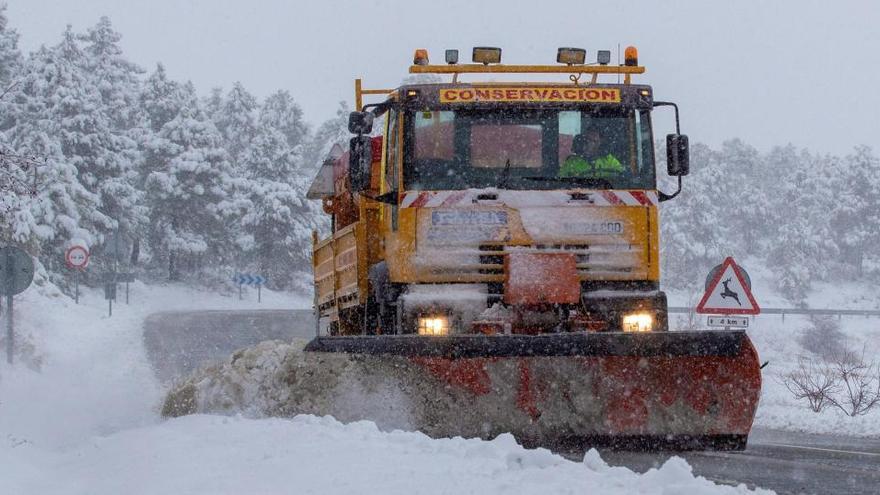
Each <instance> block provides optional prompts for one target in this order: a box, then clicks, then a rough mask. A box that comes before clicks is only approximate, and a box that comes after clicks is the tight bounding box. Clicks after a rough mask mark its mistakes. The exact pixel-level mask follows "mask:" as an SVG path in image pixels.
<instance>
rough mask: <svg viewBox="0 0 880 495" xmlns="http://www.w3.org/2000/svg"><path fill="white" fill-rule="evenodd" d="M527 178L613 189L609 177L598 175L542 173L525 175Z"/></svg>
mask: <svg viewBox="0 0 880 495" xmlns="http://www.w3.org/2000/svg"><path fill="white" fill-rule="evenodd" d="M523 179H526V180H536V181H542V182H565V183H566V184H575V185H578V186H589V187H601V188H605V189H611V187H612V186H611V181H610V180H608V179H599V178H597V177H545V176H542V175H533V176H527V177H523Z"/></svg>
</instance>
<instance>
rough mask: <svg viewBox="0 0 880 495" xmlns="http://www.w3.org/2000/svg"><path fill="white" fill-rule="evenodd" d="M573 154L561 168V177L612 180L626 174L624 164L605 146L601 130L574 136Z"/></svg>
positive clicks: (591, 129) (592, 130) (588, 131)
mask: <svg viewBox="0 0 880 495" xmlns="http://www.w3.org/2000/svg"><path fill="white" fill-rule="evenodd" d="M571 151H572V154H571V155H569V156H568V158H566V159H565V162H564V163H563V164H562V166H561V167H559V176H560V177H594V178H597V179H611V178H614V177H618V176H619V175H620V174H622V173H623V172H624V168H623V164H622V163H620V160H618V159H617V157H615V156H614V155H613V154H612V153H609V152H608V151H607V148H606V146H604V142H603V138H602V133H601V132H600V131H599V129H596V128H590V129H587V130H586V131H585V132H584V133H582V134H578V135H576V136H574V139H573V140H572V143H571Z"/></svg>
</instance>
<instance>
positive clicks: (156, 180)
mask: <svg viewBox="0 0 880 495" xmlns="http://www.w3.org/2000/svg"><path fill="white" fill-rule="evenodd" d="M60 34H61V35H60V38H59V40H58V42H57V44H55V45H53V46H48V47H41V48H40V49H38V50H36V51H34V52H33V53H29V54H24V53H21V51H20V50H19V48H18V46H17V40H18V34H17V32H16V30H15V29H14V28H12V27H10V26H9V25H8V22H7V19H6V17H5V15H4V12H3V11H2V10H0V85H2V88H3V91H5V93H4V94H3V96H2V98H0V146H2V148H0V150H2V156H0V159H2V165H0V190H2V193H3V195H2V197H0V211H2V212H3V214H2V218H0V244H6V243H10V242H12V243H15V244H18V245H21V246H24V247H26V248H27V249H28V250H29V251H30V252H31V253H32V254H34V255H36V256H37V257H38V259H39V260H40V261H41V262H42V264H43V266H44V267H45V268H46V270H47V272H48V273H49V274H50V276H52V277H53V278H54V281H55V282H56V283H58V284H59V285H61V286H64V285H66V284H65V282H64V279H65V277H64V274H65V272H66V268H65V267H64V264H63V261H62V253H63V250H64V248H65V247H66V245H67V244H68V243H69V242H70V241H71V239H83V240H84V241H86V242H88V243H89V244H90V245H91V247H92V252H93V255H94V256H93V259H92V268H91V269H90V273H91V274H92V277H93V281H97V280H98V274H100V273H101V272H102V271H103V270H105V269H107V268H108V264H109V263H113V262H116V263H120V264H121V266H122V268H123V269H133V270H136V271H137V272H138V273H140V274H141V276H143V277H146V278H152V279H157V280H161V279H171V280H183V281H188V282H198V283H205V282H207V283H211V282H214V281H218V280H228V278H229V276H230V275H231V274H232V273H234V272H236V271H253V272H258V273H261V274H263V275H265V276H267V277H268V278H269V280H270V285H271V286H272V287H274V288H290V289H306V288H307V287H308V286H309V285H310V284H309V279H310V276H309V272H310V266H311V265H310V250H311V231H312V230H313V229H321V228H324V227H325V226H326V220H325V218H324V216H323V215H322V214H321V213H320V205H318V204H316V203H314V202H310V201H307V200H306V199H305V191H306V189H307V187H308V184H309V182H310V180H311V178H312V177H313V175H314V172H315V170H316V169H317V166H318V164H319V162H320V161H321V159H322V158H323V156H324V155H325V154H326V152H327V150H328V149H329V147H330V146H331V145H332V144H333V143H334V142H339V141H342V140H344V139H347V137H348V135H347V131H346V130H345V123H346V119H347V113H348V109H347V107H346V105H345V104H344V103H341V104H340V107H339V110H338V112H337V114H336V115H335V116H330V117H331V118H329V120H327V121H326V122H325V123H324V124H322V125H320V126H317V127H313V126H310V125H309V124H308V123H307V122H306V121H305V120H304V117H303V115H302V111H301V110H300V108H299V106H298V105H297V103H296V98H304V97H305V96H304V95H295V94H291V93H290V92H288V91H285V90H279V91H277V92H275V93H273V94H271V95H269V96H267V97H266V98H264V99H263V100H262V101H259V100H258V99H257V98H256V97H255V96H254V95H252V94H251V93H249V92H248V90H247V89H246V88H245V87H243V86H242V85H241V84H235V85H233V86H232V88H229V89H228V90H224V89H220V88H217V89H215V90H213V91H211V92H210V94H207V95H199V94H198V93H197V91H196V90H195V88H194V86H193V85H192V84H191V83H190V82H186V81H175V80H173V79H171V78H169V76H168V75H167V74H166V72H165V70H164V69H163V67H162V65H161V64H157V65H156V66H154V67H153V68H152V69H151V70H146V69H144V68H142V67H141V66H140V65H139V64H138V63H135V62H133V61H130V60H128V59H127V58H126V56H125V54H124V53H123V52H122V50H121V48H120V45H119V41H120V39H121V34H120V33H118V32H116V31H115V30H114V29H113V26H112V24H111V22H110V20H109V19H107V18H106V17H105V18H101V19H100V20H99V21H98V22H97V23H96V24H95V25H94V26H92V27H90V28H88V29H86V30H85V31H82V32H80V31H77V30H75V29H73V28H70V27H68V28H67V29H66V30H65V31H64V32H62V33H60ZM339 77H349V75H346V74H339ZM684 115H685V119H686V115H687V111H686V109H685V114H684ZM685 124H686V120H685ZM685 130H686V131H688V132H689V133H690V134H691V138H692V140H693V141H696V142H698V141H699V129H687V126H686V125H685ZM691 154H692V156H691V163H692V174H691V175H690V176H689V177H686V178H685V183H684V192H683V193H682V194H681V196H679V197H678V198H676V199H675V200H673V201H670V202H668V203H665V204H664V207H663V209H662V216H663V223H662V229H663V236H664V242H663V253H662V256H663V257H662V259H663V270H664V284H665V285H666V286H667V287H669V288H685V287H688V286H697V285H698V284H700V283H701V281H702V278H703V276H704V275H705V273H706V272H707V270H708V269H709V268H710V267H711V266H712V265H714V264H716V263H718V262H720V260H721V259H723V257H724V256H726V255H734V256H736V257H737V258H738V259H744V260H759V261H760V262H762V263H764V264H766V266H768V267H770V269H771V270H773V271H775V273H776V274H777V278H778V284H779V288H780V289H781V290H782V292H783V293H784V294H786V295H787V296H788V297H790V298H791V299H792V301H793V302H797V301H799V300H800V299H801V298H802V297H803V296H804V294H805V293H806V292H807V291H808V290H809V288H810V284H811V282H812V281H815V280H821V279H829V278H832V277H842V278H845V279H859V278H862V279H865V278H868V279H873V280H877V279H880V263H878V261H880V209H878V205H880V161H878V159H877V157H876V156H875V154H874V153H873V152H872V150H871V149H870V148H868V147H865V146H860V147H857V148H855V149H854V150H852V152H851V153H850V154H848V155H847V156H842V157H841V156H828V155H821V154H817V153H813V152H810V151H807V150H801V149H796V148H794V147H792V146H780V147H777V148H774V149H772V150H770V151H768V152H761V151H759V150H757V149H755V148H753V147H751V146H749V145H748V144H746V143H743V142H741V141H739V140H731V141H728V142H726V143H724V144H723V145H722V146H721V148H720V149H711V148H709V147H706V146H703V145H699V144H697V145H694V146H693V147H692V151H691ZM662 155H663V150H662V149H661V150H658V157H659V156H662ZM664 167H665V165H664V164H663V163H660V164H659V166H658V169H659V170H663V168H664ZM661 175H663V174H662V173H661ZM664 189H665V190H667V191H669V190H671V189H673V187H672V185H671V183H667V184H665V185H664ZM117 239H118V241H117ZM117 243H118V244H120V245H121V246H122V249H121V255H120V257H119V258H120V259H118V260H116V259H115V256H114V255H115V253H116V245H117Z"/></svg>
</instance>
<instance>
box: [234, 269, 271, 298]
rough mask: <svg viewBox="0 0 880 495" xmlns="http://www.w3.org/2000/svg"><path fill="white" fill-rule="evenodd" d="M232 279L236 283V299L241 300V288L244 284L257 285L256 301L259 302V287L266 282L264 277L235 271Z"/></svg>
mask: <svg viewBox="0 0 880 495" xmlns="http://www.w3.org/2000/svg"><path fill="white" fill-rule="evenodd" d="M232 281H233V282H235V283H237V284H238V299H239V300H241V288H242V286H244V285H256V286H257V302H260V300H261V298H262V295H261V289H262V287H263V284H265V283H266V278H265V277H263V276H260V275H251V274H249V273H237V274H235V276H234V277H232Z"/></svg>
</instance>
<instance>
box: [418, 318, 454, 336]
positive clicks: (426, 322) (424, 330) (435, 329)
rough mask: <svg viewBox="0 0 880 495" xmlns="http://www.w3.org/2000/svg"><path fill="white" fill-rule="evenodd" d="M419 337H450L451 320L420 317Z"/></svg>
mask: <svg viewBox="0 0 880 495" xmlns="http://www.w3.org/2000/svg"><path fill="white" fill-rule="evenodd" d="M419 335H449V318H448V317H446V316H440V315H437V316H420V317H419Z"/></svg>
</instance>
